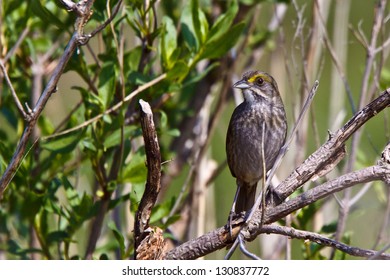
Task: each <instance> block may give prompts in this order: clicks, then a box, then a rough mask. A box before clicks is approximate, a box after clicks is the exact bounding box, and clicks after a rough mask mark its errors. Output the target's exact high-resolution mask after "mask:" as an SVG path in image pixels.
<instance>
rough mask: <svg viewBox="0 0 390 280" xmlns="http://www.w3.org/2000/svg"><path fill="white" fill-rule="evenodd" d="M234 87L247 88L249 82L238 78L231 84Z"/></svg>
mask: <svg viewBox="0 0 390 280" xmlns="http://www.w3.org/2000/svg"><path fill="white" fill-rule="evenodd" d="M233 87H234V88H239V89H247V88H250V86H249V84H248V82H247V81H245V80H240V81H238V82H237V83H235V84H234V85H233Z"/></svg>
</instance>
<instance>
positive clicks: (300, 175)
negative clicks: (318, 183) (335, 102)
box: [274, 89, 390, 204]
mask: <svg viewBox="0 0 390 280" xmlns="http://www.w3.org/2000/svg"><path fill="white" fill-rule="evenodd" d="M389 105H390V89H387V90H385V91H384V92H382V94H381V95H380V96H379V97H378V98H376V99H375V100H373V101H372V102H371V103H369V104H368V105H367V106H365V107H364V108H363V109H362V110H360V111H359V112H357V113H356V114H355V115H354V116H353V117H352V118H351V119H350V120H349V121H348V122H347V123H346V124H345V125H344V126H343V127H342V128H340V129H339V130H337V131H336V132H335V133H334V134H330V135H329V140H328V141H327V142H326V143H325V144H323V145H322V146H321V147H320V148H319V149H318V150H317V151H315V152H314V153H313V154H311V155H310V156H309V157H308V158H307V159H306V160H305V161H304V162H303V163H302V164H301V165H300V166H298V167H297V168H296V169H295V170H294V171H293V172H292V173H291V174H290V176H288V178H287V179H285V180H284V181H283V182H282V183H281V184H280V185H279V186H278V187H277V188H276V189H275V190H274V194H276V197H277V198H278V199H279V202H281V201H283V200H285V199H286V198H287V197H288V196H290V195H291V194H292V193H293V192H294V191H295V190H296V189H298V188H299V187H300V186H302V185H303V184H304V183H306V182H307V181H308V180H310V179H313V180H314V179H316V178H317V177H321V176H324V175H325V174H324V173H323V172H320V171H322V170H324V167H326V168H325V170H326V171H330V168H329V167H331V166H333V165H335V164H337V163H338V161H340V160H341V158H340V157H342V156H343V153H344V144H345V142H346V141H347V140H348V139H349V138H350V137H351V135H352V134H353V133H355V132H356V131H357V130H358V129H359V128H360V127H361V126H362V125H363V124H364V123H366V122H367V121H368V120H369V119H371V118H372V117H374V116H375V115H377V114H378V113H379V112H380V111H382V110H383V109H385V108H386V107H388V106H389ZM276 204H277V203H276Z"/></svg>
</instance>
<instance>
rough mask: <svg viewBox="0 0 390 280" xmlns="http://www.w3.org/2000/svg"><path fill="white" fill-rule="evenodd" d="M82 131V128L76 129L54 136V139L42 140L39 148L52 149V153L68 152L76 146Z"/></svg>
mask: <svg viewBox="0 0 390 280" xmlns="http://www.w3.org/2000/svg"><path fill="white" fill-rule="evenodd" d="M83 133H84V131H83V130H82V131H76V132H71V133H68V134H66V135H62V136H59V137H56V138H54V139H49V140H47V141H43V142H42V143H41V148H43V149H45V150H48V151H52V152H54V153H69V152H71V151H73V150H74V149H75V148H76V146H77V144H78V143H79V142H80V139H81V137H82V135H83Z"/></svg>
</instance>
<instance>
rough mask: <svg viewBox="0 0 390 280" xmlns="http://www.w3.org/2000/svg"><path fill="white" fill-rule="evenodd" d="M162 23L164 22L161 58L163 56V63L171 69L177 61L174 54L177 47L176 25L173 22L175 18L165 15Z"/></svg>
mask: <svg viewBox="0 0 390 280" xmlns="http://www.w3.org/2000/svg"><path fill="white" fill-rule="evenodd" d="M162 23H163V34H162V36H161V45H160V48H161V58H162V62H163V65H165V67H166V68H167V69H170V68H171V67H172V66H173V64H174V63H175V60H174V57H173V56H172V54H173V53H174V52H175V50H176V48H177V42H176V38H177V33H176V27H175V25H174V23H173V20H172V19H171V18H169V17H167V16H164V17H163V19H162ZM172 58H173V59H172Z"/></svg>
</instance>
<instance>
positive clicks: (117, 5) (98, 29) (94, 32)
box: [87, 0, 123, 38]
mask: <svg viewBox="0 0 390 280" xmlns="http://www.w3.org/2000/svg"><path fill="white" fill-rule="evenodd" d="M122 2H123V0H119V2H118V3H117V4H116V6H115V8H114V10H113V11H112V14H111V15H110V17H109V18H108V19H107V20H106V21H105V22H104V23H103V24H101V25H100V26H98V27H97V28H96V29H95V30H93V31H92V32H91V33H89V35H87V36H88V37H89V38H92V37H93V36H95V35H96V34H97V33H99V32H100V31H102V30H103V29H104V28H106V26H107V25H109V24H110V23H111V22H112V21H113V19H114V18H115V17H116V15H117V14H118V12H119V8H120V7H121V5H122Z"/></svg>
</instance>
